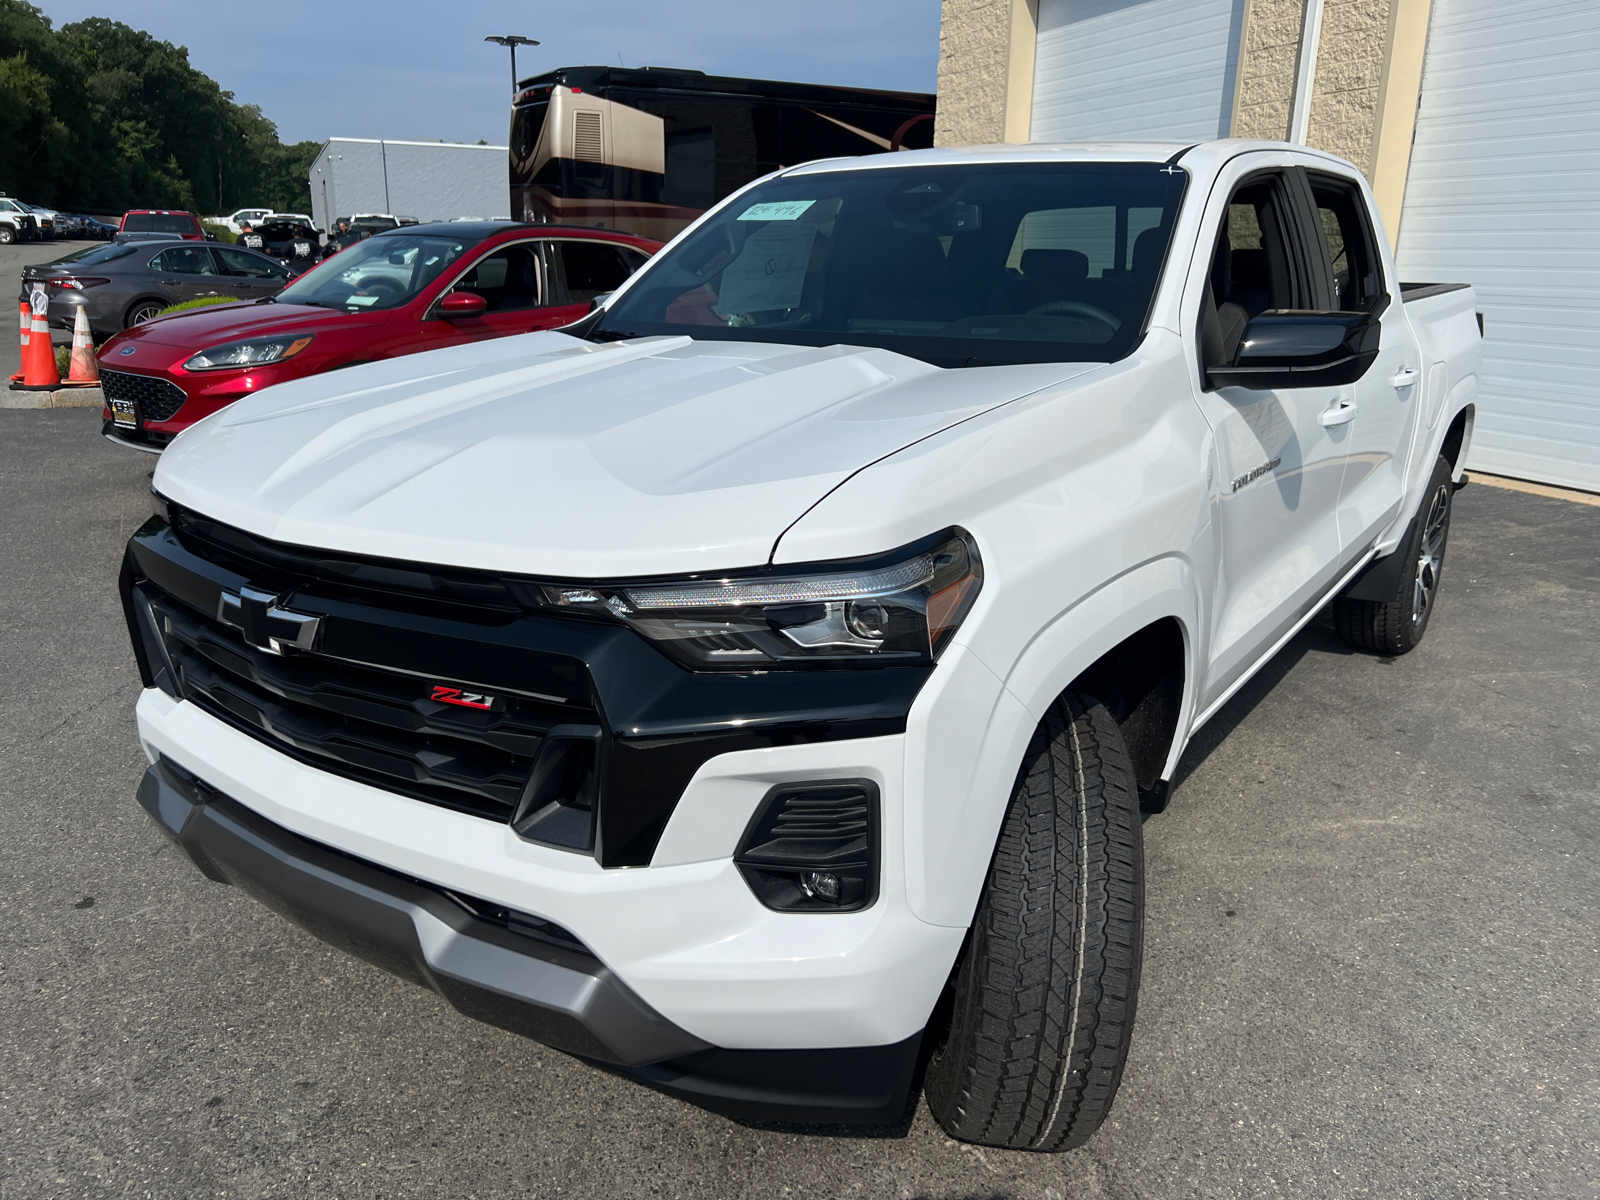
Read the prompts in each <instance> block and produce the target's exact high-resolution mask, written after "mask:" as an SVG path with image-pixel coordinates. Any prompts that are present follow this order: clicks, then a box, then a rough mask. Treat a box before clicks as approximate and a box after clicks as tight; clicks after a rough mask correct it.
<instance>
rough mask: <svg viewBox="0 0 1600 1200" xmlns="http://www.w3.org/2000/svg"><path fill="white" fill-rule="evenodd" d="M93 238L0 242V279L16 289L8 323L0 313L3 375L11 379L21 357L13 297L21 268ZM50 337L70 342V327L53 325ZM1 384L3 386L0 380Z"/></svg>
mask: <svg viewBox="0 0 1600 1200" xmlns="http://www.w3.org/2000/svg"><path fill="white" fill-rule="evenodd" d="M96 244H97V243H94V242H85V241H56V242H12V243H11V245H9V246H0V280H3V279H15V280H16V281H17V284H18V290H17V292H16V293H15V294H12V293H9V292H8V293H7V295H9V296H11V304H10V305H9V306H8V308H7V310H6V311H8V312H9V313H10V314H11V321H10V322H9V323H7V322H6V320H5V319H4V318H3V317H0V371H4V372H5V376H4V378H5V379H10V378H11V375H12V372H14V371H15V370H17V367H18V364H19V363H21V361H22V354H21V350H22V336H21V330H20V329H18V328H17V320H16V317H17V305H16V297H17V296H20V294H21V283H22V268H23V267H27V266H32V265H33V264H34V263H42V262H53V261H55V260H56V259H58V258H60V257H61V256H62V255H63V254H70V253H72V252H73V251H74V250H81V249H83V248H84V247H85V246H92V245H96ZM50 339H51V341H53V342H54V343H55V344H56V345H57V346H70V345H72V331H71V330H70V329H52V330H51V331H50ZM0 386H4V383H3V382H0Z"/></svg>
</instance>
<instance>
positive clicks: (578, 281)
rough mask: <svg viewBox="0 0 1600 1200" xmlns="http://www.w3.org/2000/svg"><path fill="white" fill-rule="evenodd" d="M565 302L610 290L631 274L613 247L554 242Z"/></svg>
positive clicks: (580, 299) (618, 285)
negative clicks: (564, 287)
mask: <svg viewBox="0 0 1600 1200" xmlns="http://www.w3.org/2000/svg"><path fill="white" fill-rule="evenodd" d="M555 245H556V253H558V254H559V255H560V256H561V267H562V272H563V276H564V279H565V282H566V294H567V302H568V303H569V304H577V303H579V302H581V301H585V300H593V299H594V298H595V297H596V296H600V295H604V294H605V293H606V292H614V291H616V290H617V289H618V288H619V287H621V286H622V284H623V281H625V280H626V279H627V278H628V276H629V275H631V274H633V271H632V269H631V268H630V267H629V266H628V263H627V261H626V260H625V259H624V258H623V257H622V255H621V254H620V253H618V251H617V248H616V247H615V246H611V245H607V244H606V243H605V242H557V243H556V244H555Z"/></svg>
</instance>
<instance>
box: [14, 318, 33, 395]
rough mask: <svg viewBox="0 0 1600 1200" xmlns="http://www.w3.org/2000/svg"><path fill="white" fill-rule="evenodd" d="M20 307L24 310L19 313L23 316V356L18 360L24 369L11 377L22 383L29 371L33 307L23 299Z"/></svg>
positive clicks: (15, 381)
mask: <svg viewBox="0 0 1600 1200" xmlns="http://www.w3.org/2000/svg"><path fill="white" fill-rule="evenodd" d="M18 307H19V308H20V309H21V310H22V311H21V312H20V313H19V314H18V315H19V316H20V317H21V318H22V356H21V357H20V358H19V359H17V361H18V362H19V363H21V364H22V370H20V371H18V372H17V373H16V374H15V375H13V376H12V377H11V382H12V383H21V382H22V377H23V376H24V375H26V374H27V373H28V327H29V326H30V325H32V324H33V309H31V308H29V307H28V302H27V301H26V300H23V301H22V302H21V303H20V304H19V305H18Z"/></svg>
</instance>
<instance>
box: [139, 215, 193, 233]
mask: <svg viewBox="0 0 1600 1200" xmlns="http://www.w3.org/2000/svg"><path fill="white" fill-rule="evenodd" d="M122 232H124V233H193V232H194V218H193V217H187V216H184V215H183V214H182V213H129V214H128V215H127V216H126V217H124V218H123V219H122Z"/></svg>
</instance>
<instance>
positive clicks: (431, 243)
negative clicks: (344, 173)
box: [278, 234, 475, 312]
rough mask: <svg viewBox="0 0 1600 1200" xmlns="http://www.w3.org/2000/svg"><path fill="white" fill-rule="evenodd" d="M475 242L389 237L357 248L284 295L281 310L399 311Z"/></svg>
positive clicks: (324, 265)
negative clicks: (298, 307)
mask: <svg viewBox="0 0 1600 1200" xmlns="http://www.w3.org/2000/svg"><path fill="white" fill-rule="evenodd" d="M474 244H475V243H473V242H468V241H463V240H458V239H456V238H448V237H407V236H405V235H403V234H386V235H385V236H383V237H376V238H369V239H367V240H366V241H364V242H357V243H356V244H355V245H353V246H351V247H350V248H349V249H348V250H342V251H340V252H339V253H338V254H335V255H334V256H333V257H332V258H330V259H328V260H327V261H326V262H324V263H322V264H320V265H319V266H317V267H314V268H313V269H311V270H310V271H307V272H306V273H305V274H304V275H302V276H300V278H299V279H297V280H295V281H294V283H292V284H290V285H289V286H288V287H286V288H285V289H284V290H283V291H281V292H279V293H278V303H280V304H315V305H319V306H321V307H323V308H340V309H345V310H348V311H350V312H358V311H360V310H362V309H384V308H398V307H400V305H402V304H405V303H406V302H407V301H409V300H411V299H412V298H413V297H415V296H416V295H417V294H418V293H419V292H421V291H422V289H423V288H425V287H427V286H428V285H429V284H430V283H432V282H433V281H434V280H435V279H437V278H438V277H439V275H440V273H441V272H442V271H444V270H445V269H446V268H447V267H449V266H450V264H451V263H453V262H455V261H456V260H457V259H459V258H460V257H461V256H462V254H463V253H465V252H466V251H467V249H468V248H469V247H471V246H472V245H474Z"/></svg>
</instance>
